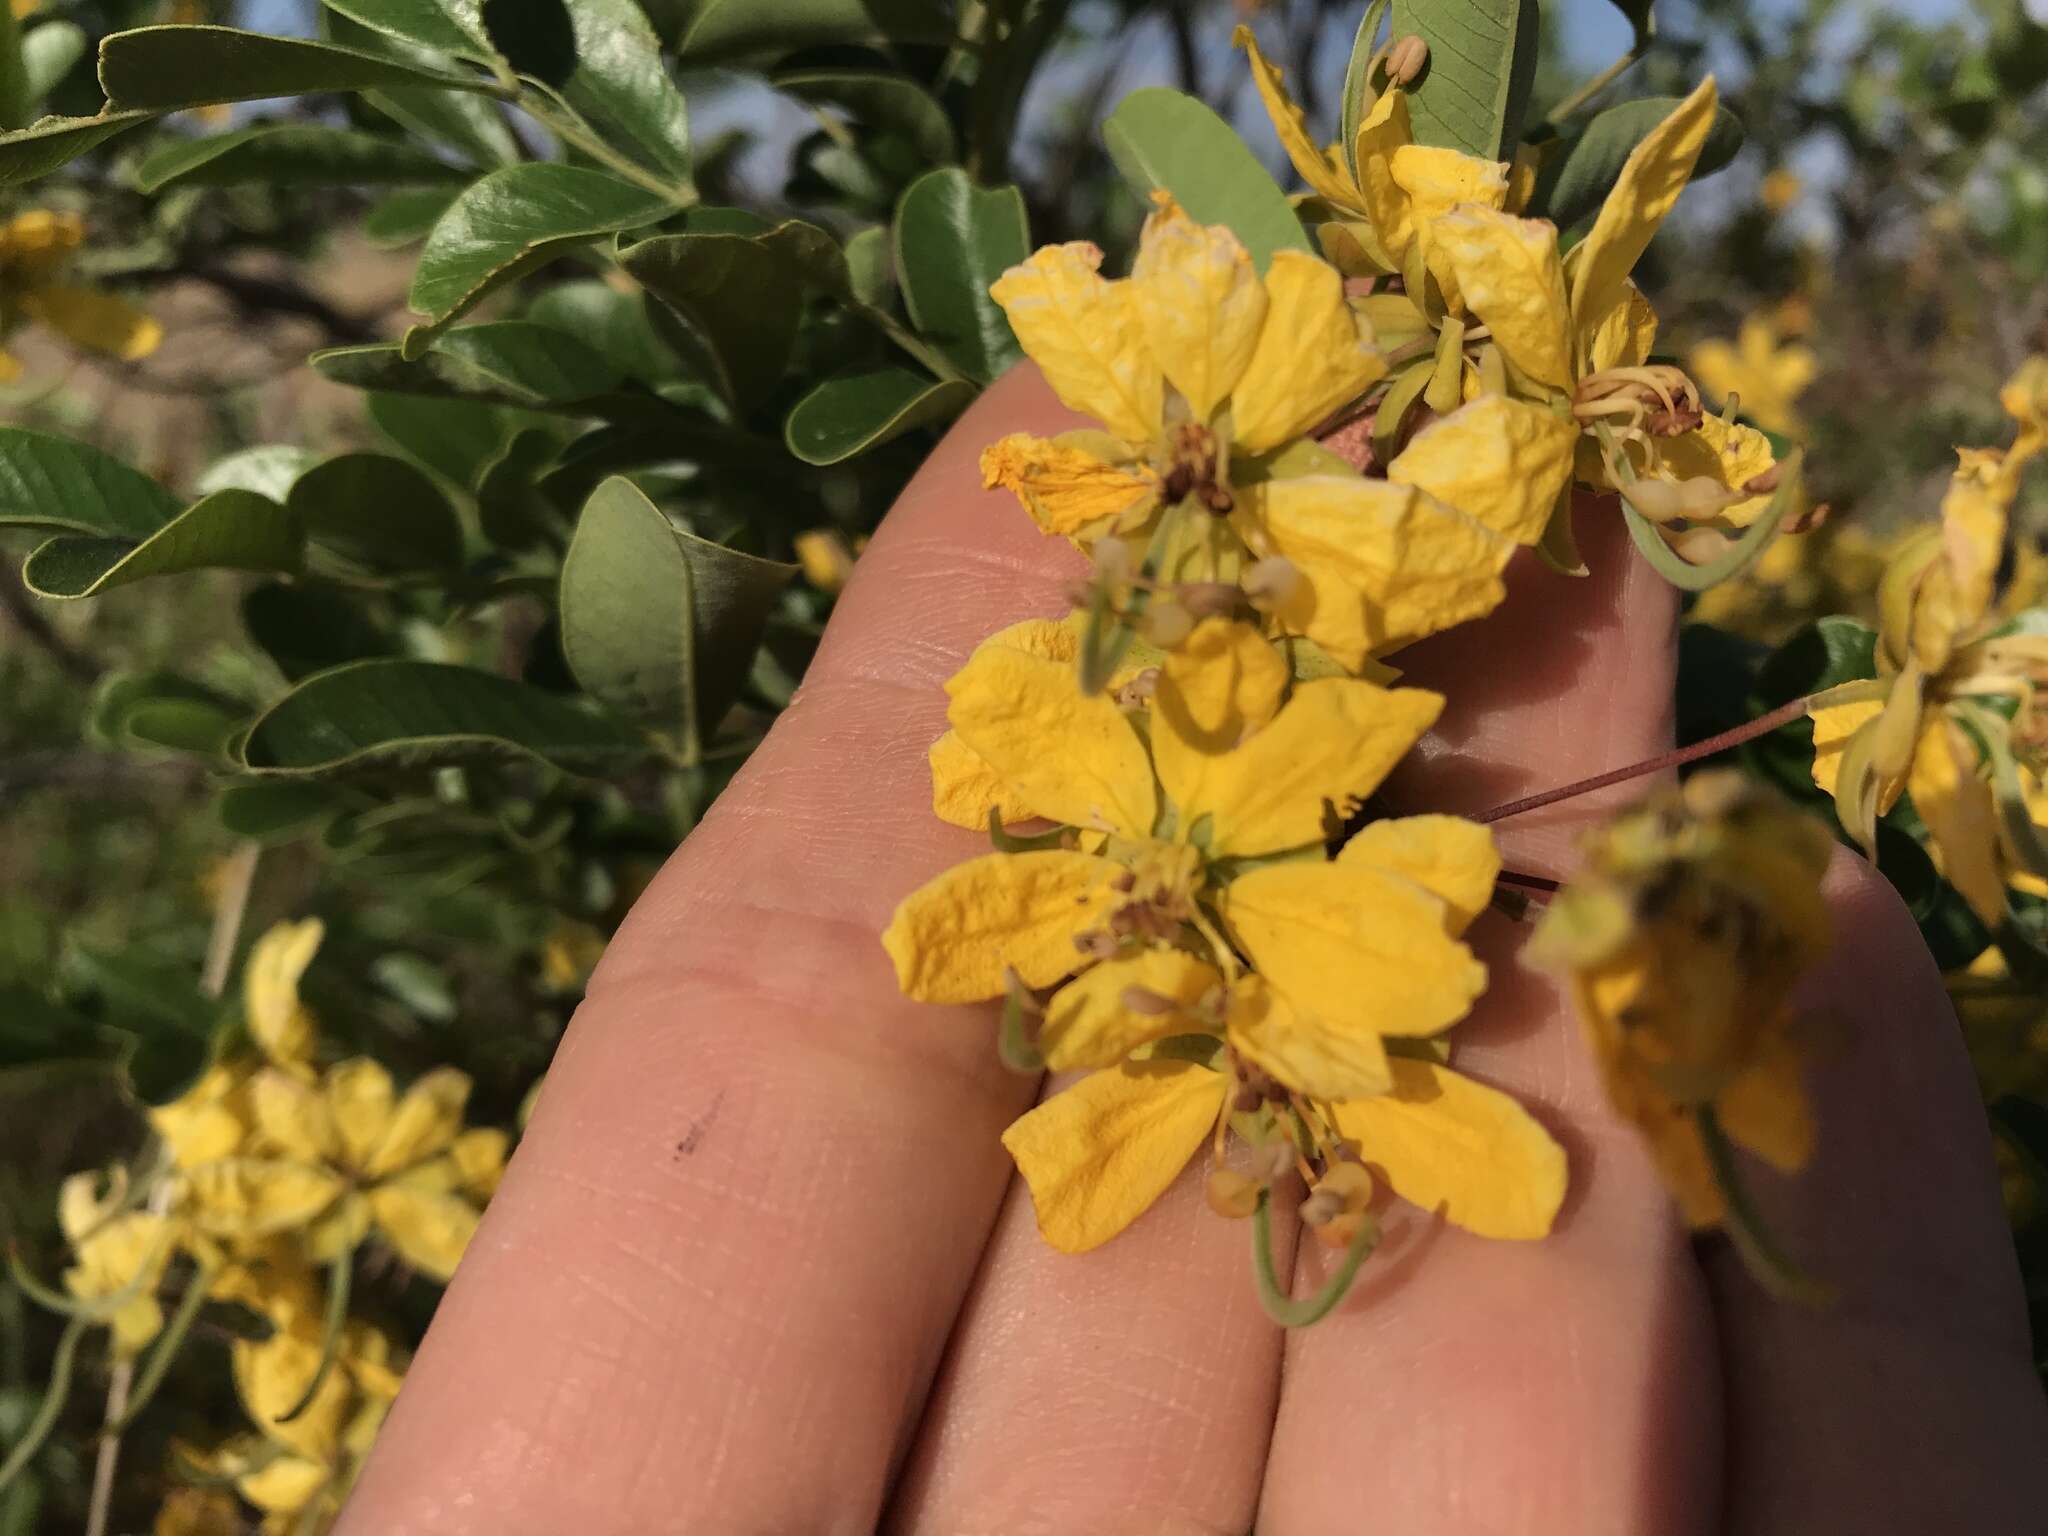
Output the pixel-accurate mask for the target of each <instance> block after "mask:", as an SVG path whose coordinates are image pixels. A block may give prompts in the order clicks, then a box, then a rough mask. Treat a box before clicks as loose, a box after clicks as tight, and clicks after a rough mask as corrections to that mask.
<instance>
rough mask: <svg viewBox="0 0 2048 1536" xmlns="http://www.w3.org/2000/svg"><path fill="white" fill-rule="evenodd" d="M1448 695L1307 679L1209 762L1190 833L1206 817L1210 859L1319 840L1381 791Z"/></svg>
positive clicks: (1186, 812)
mask: <svg viewBox="0 0 2048 1536" xmlns="http://www.w3.org/2000/svg"><path fill="white" fill-rule="evenodd" d="M1443 706H1444V701H1443V696H1442V695H1441V694H1436V693H1429V692H1427V691H1425V690H1423V689H1420V688H1381V687H1379V686H1378V685H1376V684H1373V683H1368V682H1365V681H1363V680H1362V679H1354V678H1324V679H1321V680H1319V681H1316V682H1311V683H1303V684H1302V685H1301V686H1300V687H1298V688H1296V689H1295V690H1294V696H1293V697H1292V698H1290V699H1289V700H1288V701H1287V703H1286V704H1285V705H1284V706H1283V707H1282V708H1281V710H1280V713H1279V714H1277V715H1275V716H1274V717H1273V720H1272V723H1271V724H1269V725H1267V726H1266V727H1265V728H1264V729H1263V730H1260V731H1258V732H1256V733H1254V734H1253V735H1252V736H1251V738H1250V739H1249V740H1247V741H1246V742H1245V743H1244V744H1243V745H1242V746H1239V747H1236V748H1234V749H1232V750H1231V751H1229V752H1227V753H1224V754H1222V755H1220V756H1217V757H1214V758H1210V759H1207V760H1206V766H1205V770H1204V773H1203V778H1202V785H1201V793H1200V795H1199V796H1193V797H1191V798H1190V799H1189V800H1188V801H1187V802H1185V803H1183V804H1182V806H1181V808H1180V810H1181V816H1182V825H1183V827H1184V828H1192V827H1193V825H1194V824H1195V823H1197V822H1199V821H1200V820H1201V819H1202V818H1203V817H1207V818H1209V821H1210V826H1209V853H1210V856H1211V857H1213V858H1222V857H1225V856H1239V857H1248V856H1253V855H1257V854H1263V853H1278V852H1280V851H1281V850H1283V849H1287V848H1299V847H1302V846H1303V845H1305V844H1308V843H1313V842H1319V841H1321V840H1322V839H1323V838H1324V837H1325V836H1327V835H1328V829H1329V827H1330V826H1331V824H1332V820H1333V818H1334V820H1335V822H1336V823H1339V824H1341V823H1342V821H1343V819H1344V817H1345V816H1346V815H1348V814H1349V813H1350V810H1351V808H1352V807H1353V806H1355V805H1357V804H1358V803H1359V802H1360V801H1362V800H1364V799H1365V798H1366V797H1367V796H1368V795H1370V794H1371V793H1372V792H1373V791H1374V790H1376V789H1378V788H1379V786H1380V781H1381V780H1382V779H1384V778H1385V777H1386V776H1387V774H1388V772H1389V771H1390V770H1391V769H1392V768H1393V766H1394V764H1395V763H1397V762H1399V761H1400V760H1401V758H1402V757H1403V756H1404V755H1405V754H1406V753H1407V751H1408V749H1409V748H1410V747H1412V746H1414V745H1415V743H1416V741H1417V740H1419V739H1420V738H1421V736H1422V733H1423V732H1424V731H1426V730H1428V729H1429V728H1430V726H1431V725H1433V724H1435V723H1436V717H1437V715H1438V714H1439V713H1441V712H1442V710H1443Z"/></svg>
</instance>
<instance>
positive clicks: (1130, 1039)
mask: <svg viewBox="0 0 2048 1536" xmlns="http://www.w3.org/2000/svg"><path fill="white" fill-rule="evenodd" d="M1221 980H1222V978H1221V976H1220V975H1219V974H1218V973H1217V970H1216V968H1215V967H1214V966H1212V965H1210V964H1208V963H1207V962H1206V961H1202V960H1198V959H1196V958H1195V957H1194V956H1193V955H1191V954H1189V953H1188V952H1187V951H1186V950H1184V949H1145V950H1140V951H1139V952H1138V953H1137V954H1135V955H1131V956H1128V957H1126V958H1121V959H1116V960H1105V961H1103V962H1102V963H1101V964H1100V965H1095V966H1091V967H1089V968H1088V969H1087V970H1085V971H1083V972H1082V973H1081V974H1080V975H1079V976H1076V977H1075V978H1074V979H1073V980H1072V981H1070V982H1068V983H1067V984H1066V985H1065V986H1064V987H1061V988H1060V989H1059V991H1057V992H1055V993H1054V994H1053V995H1052V998H1051V1000H1050V1001H1048V1002H1047V1003H1046V1005H1045V1020H1044V1022H1043V1024H1041V1025H1040V1027H1039V1033H1038V1047H1039V1050H1040V1052H1041V1053H1042V1054H1043V1055H1044V1057H1045V1064H1046V1065H1047V1066H1049V1067H1051V1068H1052V1069H1053V1070H1054V1071H1057V1072H1064V1071H1067V1070H1068V1069H1070V1068H1073V1067H1108V1066H1114V1065H1115V1064H1116V1063H1117V1062H1119V1061H1121V1060H1123V1058H1124V1057H1126V1056H1128V1055H1129V1054H1130V1053H1131V1052H1132V1051H1134V1050H1136V1049H1137V1048H1138V1047H1139V1046H1141V1045H1143V1044H1145V1042H1146V1041H1148V1040H1157V1039H1159V1038H1160V1037H1161V1036H1163V1035H1181V1034H1188V1033H1190V1032H1192V1031H1194V1030H1196V1029H1198V1028H1199V1027H1200V1026H1199V1025H1198V1024H1196V1022H1195V1021H1194V1020H1193V1019H1192V1018H1191V1017H1190V1015H1191V1013H1192V1011H1193V1009H1194V1007H1195V1005H1196V1004H1197V1003H1199V1002H1200V1001H1201V1000H1202V998H1203V996H1204V995H1205V994H1206V993H1208V992H1209V990H1210V989H1211V988H1213V987H1215V986H1217V985H1218V984H1219V983H1220V981H1221ZM1133 989H1135V990H1137V991H1139V992H1142V993H1145V994H1148V996H1147V997H1146V998H1145V999H1143V1001H1144V1003H1145V1007H1144V1009H1143V1011H1140V1010H1138V1009H1134V1008H1132V1007H1131V1006H1130V997H1129V994H1130V993H1131V992H1132V991H1133ZM1168 1004H1170V1005H1171V1006H1170V1007H1168V1006H1163V1005H1168Z"/></svg>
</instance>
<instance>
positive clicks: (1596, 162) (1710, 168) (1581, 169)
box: [1528, 96, 1742, 230]
mask: <svg viewBox="0 0 2048 1536" xmlns="http://www.w3.org/2000/svg"><path fill="white" fill-rule="evenodd" d="M1678 106H1679V98H1678V97H1676V96H1645V97H1643V98H1642V99H1641V100H1640V101H1628V102H1623V103H1622V104H1621V105H1620V106H1618V107H1609V108H1608V109H1607V110H1606V111H1605V112H1600V113H1596V114H1595V115H1594V117H1593V118H1592V119H1591V120H1590V121H1589V122H1588V123H1587V124H1586V127H1585V130H1584V131H1583V132H1581V133H1579V134H1578V135H1577V136H1575V137H1574V138H1571V139H1568V140H1567V141H1565V143H1563V144H1561V145H1558V146H1557V147H1555V148H1553V149H1552V150H1551V151H1550V153H1549V154H1548V155H1547V156H1545V158H1544V161H1543V169H1542V171H1541V172H1540V173H1539V174H1538V176H1537V178H1536V190H1535V191H1534V192H1533V193H1532V194H1531V195H1530V198H1529V207H1528V212H1529V214H1530V216H1531V217H1534V218H1545V219H1549V220H1550V221H1551V222H1552V223H1553V224H1555V225H1556V226H1557V227H1558V228H1559V229H1561V230H1569V229H1571V228H1573V227H1574V226H1576V225H1578V224H1580V223H1582V222H1584V221H1586V220H1589V219H1591V218H1593V217H1594V215H1596V214H1597V213H1598V212H1599V211H1600V205H1601V204H1602V203H1603V202H1605V201H1606V200H1607V194H1608V193H1609V192H1610V191H1612V190H1613V188H1614V183H1615V181H1616V180H1617V179H1618V178H1619V177H1620V175H1621V168H1622V166H1624V165H1625V164H1627V163H1628V157H1629V155H1630V154H1631V153H1632V152H1633V151H1634V149H1635V147H1636V146H1637V145H1638V144H1640V143H1642V141H1643V140H1644V139H1645V138H1647V137H1648V136H1649V134H1650V130H1651V129H1653V128H1655V127H1656V126H1657V125H1658V124H1659V123H1661V122H1663V121H1664V119H1665V118H1667V117H1669V116H1670V115H1671V114H1672V113H1673V112H1674V111H1676V110H1677V109H1678ZM1741 149H1742V123H1741V120H1740V119H1738V118H1737V117H1736V116H1735V114H1734V113H1732V112H1730V111H1729V110H1728V109H1727V108H1726V107H1716V108H1715V109H1714V126H1713V127H1712V128H1710V129H1708V130H1707V142H1706V143H1705V144H1703V145H1702V146H1701V147H1700V158H1699V162H1698V164H1697V165H1695V166H1694V167H1693V173H1692V179H1693V180H1694V181H1698V180H1700V179H1701V178H1702V177H1706V176H1711V175H1713V173H1714V172H1716V171H1718V170H1720V169H1721V168H1722V167H1723V166H1725V165H1726V164H1727V163H1728V162H1729V161H1731V160H1733V159H1734V158H1735V156H1736V155H1737V153H1739V152H1740V150H1741Z"/></svg>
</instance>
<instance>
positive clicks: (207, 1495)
mask: <svg viewBox="0 0 2048 1536" xmlns="http://www.w3.org/2000/svg"><path fill="white" fill-rule="evenodd" d="M27 3H28V4H30V5H33V4H35V0H27ZM14 4H15V9H16V10H17V11H19V10H20V9H21V6H22V4H23V0H14ZM150 1536H242V1511H241V1508H240V1507H239V1506H238V1505H237V1504H236V1503H235V1496H234V1495H233V1494H232V1493H230V1492H228V1491H227V1489H225V1488H173V1489H172V1490H171V1491H170V1492H169V1493H167V1494H165V1495H164V1502H163V1504H162V1505H161V1506H160V1507H159V1508H158V1510H157V1512H156V1523H155V1524H154V1525H152V1526H151V1527H150Z"/></svg>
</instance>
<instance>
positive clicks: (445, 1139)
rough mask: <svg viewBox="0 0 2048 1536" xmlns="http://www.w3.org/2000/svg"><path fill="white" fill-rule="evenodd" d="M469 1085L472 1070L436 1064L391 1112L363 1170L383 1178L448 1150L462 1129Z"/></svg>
mask: <svg viewBox="0 0 2048 1536" xmlns="http://www.w3.org/2000/svg"><path fill="white" fill-rule="evenodd" d="M469 1088H470V1083H469V1074H468V1073H466V1072H458V1071H457V1070H456V1069H455V1068H453V1067H436V1068H435V1069H434V1070H433V1071H431V1072H428V1073H426V1074H424V1075H423V1076H422V1077H420V1078H419V1080H418V1081H416V1082H415V1083H414V1084H413V1085H412V1086H411V1087H410V1088H408V1089H406V1090H405V1097H404V1098H402V1099H400V1100H399V1101H398V1107H397V1108H396V1109H394V1110H393V1111H392V1112H391V1120H390V1123H389V1124H388V1125H386V1126H385V1128H384V1134H383V1136H382V1137H381V1138H379V1140H378V1143H377V1145H376V1146H375V1147H374V1148H373V1149H372V1150H371V1152H370V1155H369V1157H368V1159H367V1160H366V1161H365V1162H364V1163H363V1165H362V1172H363V1174H364V1175H365V1176H366V1177H368V1178H372V1179H381V1178H383V1177H385V1176H386V1175H387V1174H393V1173H397V1172H398V1171H399V1170H400V1169H404V1168H410V1167H411V1166H412V1165H413V1164H414V1163H417V1162H422V1161H424V1160H425V1159H427V1158H429V1157H432V1156H434V1155H435V1154H436V1153H438V1152H444V1151H446V1150H447V1149H448V1146H449V1144H450V1143H451V1142H453V1141H454V1140H455V1137H456V1134H457V1133H458V1132H459V1131H461V1129H462V1111H463V1108H464V1107H465V1106H466V1105H467V1104H468V1103H469Z"/></svg>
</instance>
